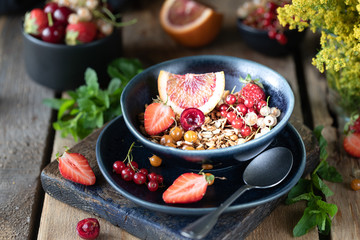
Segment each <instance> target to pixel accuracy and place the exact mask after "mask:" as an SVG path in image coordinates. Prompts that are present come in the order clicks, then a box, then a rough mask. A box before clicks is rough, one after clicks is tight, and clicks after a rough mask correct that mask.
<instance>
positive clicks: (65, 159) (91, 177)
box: [58, 151, 96, 185]
mask: <svg viewBox="0 0 360 240" xmlns="http://www.w3.org/2000/svg"><path fill="white" fill-rule="evenodd" d="M58 160H59V170H60V173H61V175H62V176H63V177H64V178H66V179H68V180H71V181H73V182H77V183H81V184H84V185H93V184H95V181H96V178H95V174H94V172H93V170H92V169H91V167H90V165H89V162H88V160H87V159H86V158H85V157H84V156H83V155H82V154H80V153H69V152H67V151H65V152H64V153H63V155H62V156H60V157H59V158H58Z"/></svg>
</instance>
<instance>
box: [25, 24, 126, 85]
mask: <svg viewBox="0 0 360 240" xmlns="http://www.w3.org/2000/svg"><path fill="white" fill-rule="evenodd" d="M22 32H23V44H24V50H23V51H24V61H25V68H26V71H27V73H28V75H29V76H30V78H31V79H32V80H33V81H35V82H36V83H39V84H41V85H43V86H45V87H48V88H50V89H54V90H57V91H64V90H73V89H75V88H77V87H79V86H80V85H83V84H85V81H84V73H85V70H86V68H88V67H90V68H93V69H94V70H95V71H96V73H97V75H98V80H99V83H100V84H101V85H103V86H106V85H107V82H108V81H109V76H108V74H107V65H108V63H109V62H110V61H111V60H113V59H114V58H116V57H119V56H121V52H122V49H121V35H120V30H118V29H117V30H115V31H114V32H113V33H112V34H111V35H110V36H107V37H105V38H103V39H100V40H96V41H94V42H91V43H86V44H82V45H77V46H67V45H65V44H53V43H48V42H44V41H42V40H40V39H37V38H35V37H33V36H31V35H29V34H27V33H25V32H24V31H22Z"/></svg>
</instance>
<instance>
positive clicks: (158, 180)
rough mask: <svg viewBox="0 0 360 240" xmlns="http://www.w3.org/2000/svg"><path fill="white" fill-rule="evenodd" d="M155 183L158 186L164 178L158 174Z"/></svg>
mask: <svg viewBox="0 0 360 240" xmlns="http://www.w3.org/2000/svg"><path fill="white" fill-rule="evenodd" d="M156 182H157V183H159V184H162V183H163V182H164V177H163V176H161V175H160V174H158V175H157V176H156Z"/></svg>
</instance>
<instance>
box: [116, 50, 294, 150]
mask: <svg viewBox="0 0 360 240" xmlns="http://www.w3.org/2000/svg"><path fill="white" fill-rule="evenodd" d="M204 59H209V60H210V59H218V60H219V59H220V60H222V61H240V62H242V63H247V64H252V65H256V66H259V67H260V68H262V69H264V70H267V71H269V72H272V73H273V74H275V75H277V76H278V77H280V79H281V81H282V82H284V84H285V86H286V87H287V88H288V90H289V95H290V99H289V107H288V109H289V110H288V111H287V112H286V114H285V115H284V116H283V118H282V119H284V121H280V122H278V124H277V125H276V126H277V127H276V126H275V127H274V128H273V129H271V131H270V132H271V133H272V134H265V135H264V136H261V137H259V138H256V139H252V140H251V141H248V142H246V143H245V144H240V145H235V146H231V147H226V148H218V149H210V150H196V151H184V150H183V149H178V148H172V147H166V146H163V145H160V144H157V143H154V142H151V141H150V140H149V139H147V138H146V137H145V136H144V135H143V134H142V133H141V132H139V131H138V130H137V128H136V127H135V126H134V124H132V123H131V121H130V119H129V118H128V115H129V111H128V109H125V108H124V105H125V103H124V102H125V98H126V96H127V93H128V91H129V89H131V88H132V86H133V85H135V84H136V83H137V82H138V81H140V79H141V77H142V76H143V75H146V74H147V73H148V72H152V71H154V69H158V68H161V67H162V66H167V65H170V64H174V63H176V62H178V61H187V60H191V61H194V60H195V61H199V60H204ZM225 74H226V73H225ZM120 104H121V108H122V114H123V117H124V121H125V123H126V125H127V127H128V128H129V130H130V132H131V133H132V134H134V136H135V137H136V138H137V139H138V140H140V141H141V142H142V143H143V144H144V145H146V146H150V147H151V148H153V149H156V150H159V151H165V150H166V151H167V152H168V153H170V154H172V155H174V154H179V156H183V157H197V156H201V155H203V154H204V153H205V154H211V155H213V154H216V155H219V156H221V155H223V154H224V153H225V152H227V151H229V150H233V151H236V150H240V149H245V148H251V147H252V146H258V144H266V143H268V142H269V139H271V138H273V136H276V135H277V134H279V133H280V131H282V130H283V128H284V127H285V126H286V124H287V122H288V120H289V119H290V116H291V114H292V112H293V110H294V106H295V96H294V93H293V90H292V88H291V86H290V84H289V83H288V81H287V80H286V79H285V77H283V76H282V75H281V74H279V73H278V72H276V71H275V70H273V69H271V68H269V67H267V66H265V65H263V64H261V63H257V62H255V61H252V60H248V59H243V58H239V57H234V56H225V55H196V56H187V57H180V58H175V59H171V60H167V61H164V62H161V63H158V64H155V65H153V66H150V67H148V68H146V69H144V70H143V71H142V72H141V73H139V74H138V75H136V76H135V77H133V78H132V79H131V81H130V82H129V83H128V84H127V85H126V87H125V88H124V90H123V92H122V94H121V98H120Z"/></svg>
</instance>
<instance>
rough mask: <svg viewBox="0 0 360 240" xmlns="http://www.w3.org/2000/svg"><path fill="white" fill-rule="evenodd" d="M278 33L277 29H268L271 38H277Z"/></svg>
mask: <svg viewBox="0 0 360 240" xmlns="http://www.w3.org/2000/svg"><path fill="white" fill-rule="evenodd" d="M276 34H277V32H276V30H275V29H270V30H269V31H268V36H269V38H270V39H275V38H276Z"/></svg>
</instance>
